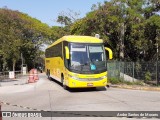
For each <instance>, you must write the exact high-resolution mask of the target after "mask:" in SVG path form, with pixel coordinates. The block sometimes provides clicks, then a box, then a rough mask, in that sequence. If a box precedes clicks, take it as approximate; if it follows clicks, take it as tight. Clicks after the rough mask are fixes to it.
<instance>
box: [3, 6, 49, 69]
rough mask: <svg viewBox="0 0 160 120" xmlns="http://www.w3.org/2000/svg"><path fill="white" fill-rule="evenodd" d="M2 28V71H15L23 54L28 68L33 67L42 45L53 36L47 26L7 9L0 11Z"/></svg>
mask: <svg viewBox="0 0 160 120" xmlns="http://www.w3.org/2000/svg"><path fill="white" fill-rule="evenodd" d="M0 28H1V29H0V70H2V69H3V70H15V66H16V63H18V62H21V61H20V57H21V54H23V57H24V59H25V63H26V64H27V65H28V67H29V68H30V67H31V66H32V67H33V64H34V62H33V61H34V60H35V58H36V57H37V56H39V53H40V47H41V45H42V44H43V43H45V42H47V41H48V39H50V36H51V30H50V28H49V27H48V26H47V25H46V24H43V23H41V22H40V21H39V20H37V19H35V18H31V17H30V16H28V15H27V14H23V13H20V12H18V11H12V10H9V9H7V8H5V9H0ZM11 64H12V65H11ZM11 66H13V68H11ZM19 67H20V66H19Z"/></svg>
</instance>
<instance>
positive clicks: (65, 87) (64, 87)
mask: <svg viewBox="0 0 160 120" xmlns="http://www.w3.org/2000/svg"><path fill="white" fill-rule="evenodd" d="M61 82H62V87H63V89H65V90H68V87H67V86H66V85H65V83H64V77H63V75H62V76H61Z"/></svg>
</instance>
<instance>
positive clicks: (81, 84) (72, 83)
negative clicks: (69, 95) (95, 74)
mask: <svg viewBox="0 0 160 120" xmlns="http://www.w3.org/2000/svg"><path fill="white" fill-rule="evenodd" d="M66 85H67V86H68V87H70V88H87V87H104V86H106V85H107V78H104V79H102V80H98V81H80V80H75V79H72V78H69V80H68V81H67V83H66Z"/></svg>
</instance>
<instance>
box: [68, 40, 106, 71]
mask: <svg viewBox="0 0 160 120" xmlns="http://www.w3.org/2000/svg"><path fill="white" fill-rule="evenodd" d="M70 55H71V58H70V68H71V69H72V70H76V71H79V72H80V73H92V72H96V71H97V72H98V71H99V72H102V71H103V70H104V71H105V70H106V57H105V52H104V46H103V45H97V44H75V43H71V44H70ZM76 71H75V72H76Z"/></svg>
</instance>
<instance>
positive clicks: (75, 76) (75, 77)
mask: <svg viewBox="0 0 160 120" xmlns="http://www.w3.org/2000/svg"><path fill="white" fill-rule="evenodd" d="M68 77H70V78H72V79H77V75H74V76H73V75H70V74H68Z"/></svg>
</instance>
